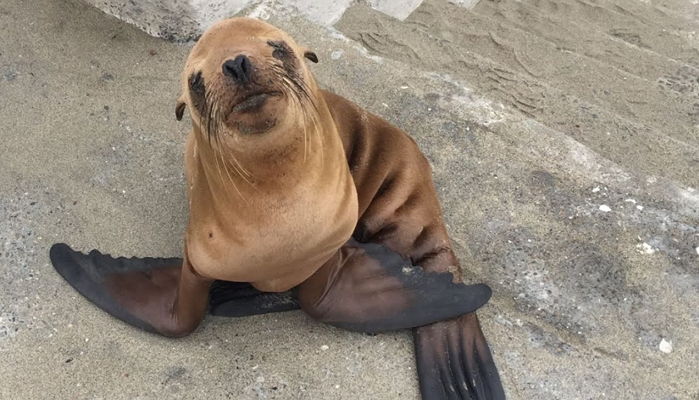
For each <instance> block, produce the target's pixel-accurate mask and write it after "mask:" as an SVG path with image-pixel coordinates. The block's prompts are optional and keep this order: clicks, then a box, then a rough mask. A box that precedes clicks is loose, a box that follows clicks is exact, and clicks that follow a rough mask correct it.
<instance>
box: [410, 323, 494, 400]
mask: <svg viewBox="0 0 699 400" xmlns="http://www.w3.org/2000/svg"><path fill="white" fill-rule="evenodd" d="M413 332H414V337H415V356H416V358H417V372H418V377H419V380H420V392H421V393H422V398H423V399H425V400H451V399H455V400H484V399H488V400H501V399H505V392H504V389H503V387H502V383H501V382H500V376H499V374H498V370H497V368H496V367H495V363H494V362H493V357H492V355H491V353H490V349H489V347H488V343H487V342H486V340H485V337H484V336H483V332H482V331H481V327H480V324H479V323H478V318H477V317H476V314H475V313H470V314H466V315H463V316H461V317H459V318H456V319H451V320H448V321H442V322H437V323H434V324H431V325H428V326H422V327H419V328H416V329H414V331H413Z"/></svg>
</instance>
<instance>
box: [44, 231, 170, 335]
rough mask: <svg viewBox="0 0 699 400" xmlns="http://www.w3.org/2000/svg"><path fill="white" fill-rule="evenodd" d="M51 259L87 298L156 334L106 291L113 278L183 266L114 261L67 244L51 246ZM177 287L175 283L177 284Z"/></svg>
mask: <svg viewBox="0 0 699 400" xmlns="http://www.w3.org/2000/svg"><path fill="white" fill-rule="evenodd" d="M49 258H50V259H51V263H52V264H53V267H54V268H55V269H56V271H57V272H58V273H59V274H60V275H61V276H62V277H63V278H64V279H65V280H66V281H67V282H68V283H69V284H70V285H71V286H72V287H73V288H75V290H77V291H78V293H80V294H81V295H83V296H84V297H85V298H87V299H88V300H90V301H91V302H92V303H94V304H95V305H97V306H98V307H99V308H101V309H102V310H104V311H106V312H107V313H109V314H111V315H112V316H114V317H116V318H118V319H120V320H122V321H124V322H126V323H128V324H130V325H133V326H136V327H138V328H141V329H143V330H145V331H148V332H156V330H155V328H153V326H152V325H150V324H149V323H147V322H146V321H143V320H142V319H140V318H138V317H136V316H134V315H133V314H132V313H130V312H129V311H128V310H127V309H126V308H124V306H123V305H122V304H120V303H119V302H118V301H117V300H116V299H115V298H114V297H113V296H111V295H110V294H109V291H108V290H107V289H106V287H105V281H106V279H108V278H109V277H110V276H114V275H119V274H125V273H142V274H146V275H147V274H149V273H151V271H153V270H158V269H161V270H162V269H174V270H176V271H178V270H179V269H180V268H181V266H182V259H180V258H150V257H148V258H124V257H119V258H113V257H111V256H110V255H108V254H102V253H100V252H99V251H97V250H92V251H91V252H90V253H89V254H83V253H81V252H79V251H75V250H73V249H71V248H70V247H69V246H68V245H67V244H65V243H56V244H54V245H53V246H51V250H50V251H49ZM175 283H176V282H175Z"/></svg>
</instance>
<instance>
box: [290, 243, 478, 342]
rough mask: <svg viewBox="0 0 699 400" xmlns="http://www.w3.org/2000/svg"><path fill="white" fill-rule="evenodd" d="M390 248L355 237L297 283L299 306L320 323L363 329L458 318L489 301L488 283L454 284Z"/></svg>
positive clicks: (387, 328)
mask: <svg viewBox="0 0 699 400" xmlns="http://www.w3.org/2000/svg"><path fill="white" fill-rule="evenodd" d="M452 280H453V276H452V274H450V273H435V272H426V271H425V270H423V269H422V268H421V267H419V266H414V265H412V264H411V263H410V261H409V260H406V259H403V258H402V257H401V256H400V255H399V254H397V253H395V252H393V251H391V250H389V249H388V248H386V247H384V246H382V245H379V244H374V243H359V242H356V241H354V240H351V241H350V242H349V243H348V244H346V245H345V246H344V247H343V248H342V249H341V250H340V251H338V253H337V254H336V255H335V256H334V257H333V258H332V259H331V260H329V261H328V262H327V263H326V264H324V265H323V266H322V267H321V268H320V269H319V270H318V271H317V272H316V273H315V274H314V275H313V276H312V277H311V278H309V279H308V280H307V281H305V282H304V283H302V284H301V285H300V287H299V302H300V304H301V308H302V309H303V310H304V311H306V312H307V313H308V314H309V315H311V316H312V317H314V318H315V319H318V320H320V321H323V322H326V323H329V324H331V325H335V326H338V327H341V328H345V329H349V330H354V331H361V332H381V331H389V330H397V329H406V328H413V327H416V326H422V325H427V324H430V323H432V322H436V321H442V320H445V319H449V318H454V317H457V316H459V315H463V314H466V313H469V312H473V311H475V310H476V309H478V308H480V307H481V306H483V305H484V304H485V303H486V302H487V301H488V299H490V295H491V291H490V288H489V287H488V286H486V285H482V284H479V285H465V284H462V283H454V282H453V281H452Z"/></svg>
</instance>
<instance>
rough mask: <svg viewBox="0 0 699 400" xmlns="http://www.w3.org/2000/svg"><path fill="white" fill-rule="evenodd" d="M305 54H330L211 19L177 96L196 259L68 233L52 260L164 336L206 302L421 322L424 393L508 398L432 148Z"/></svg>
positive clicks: (389, 326) (190, 325) (264, 27)
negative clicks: (322, 80)
mask: <svg viewBox="0 0 699 400" xmlns="http://www.w3.org/2000/svg"><path fill="white" fill-rule="evenodd" d="M304 58H305V59H308V60H311V61H313V62H317V61H318V60H317V56H316V55H315V54H314V53H313V52H311V51H309V50H307V49H305V48H303V47H301V46H299V45H298V44H297V43H296V42H295V41H294V40H293V39H292V38H291V37H290V36H289V35H288V34H286V33H285V32H283V31H281V30H279V29H277V28H275V27H274V26H272V25H269V24H267V23H264V22H261V21H258V20H254V19H249V18H233V19H228V20H224V21H222V22H219V23H217V24H216V25H214V26H213V27H211V28H210V29H209V30H208V31H207V32H206V33H205V34H204V35H203V36H202V37H201V38H200V40H199V41H198V42H197V44H196V45H195V46H194V48H193V49H192V51H191V53H190V54H189V57H188V58H187V61H186V64H185V68H184V71H183V74H182V82H183V86H182V95H181V97H180V98H179V99H178V102H177V105H176V109H175V110H176V111H175V114H176V117H177V119H181V118H182V116H183V114H184V111H185V109H189V111H190V114H191V117H192V131H191V132H190V134H189V136H188V138H187V144H186V148H185V171H186V176H187V183H188V199H189V222H188V226H187V230H186V236H185V240H184V258H183V259H178V258H170V259H161V258H140V259H139V258H130V259H127V258H112V257H111V256H109V255H103V254H101V253H99V252H98V251H96V250H93V251H92V252H90V253H89V254H87V255H86V254H82V253H80V252H77V251H74V250H72V249H70V247H68V246H67V245H65V244H56V245H54V246H53V247H52V248H51V250H50V258H51V261H52V263H53V265H54V267H55V268H56V270H57V271H58V272H59V273H60V274H61V275H62V276H63V277H64V278H65V279H66V280H67V281H68V282H69V283H70V284H71V285H72V286H73V287H74V288H75V289H77V290H78V291H79V292H80V293H81V294H82V295H84V296H85V297H87V298H88V299H89V300H91V301H92V302H93V303H95V304H96V305H98V306H99V307H101V308H102V309H104V310H105V311H107V312H109V313H110V314H112V315H113V316H115V317H117V318H119V319H122V320H123V321H126V322H127V323H130V324H132V325H134V326H137V327H139V328H142V329H145V330H148V331H151V332H155V333H159V334H162V335H166V336H174V337H179V336H184V335H187V334H189V333H190V332H192V331H193V330H194V329H195V328H196V327H197V325H199V323H200V322H201V320H202V318H203V317H204V315H205V314H206V311H207V307H208V308H209V309H210V311H211V312H212V313H213V314H217V315H229V316H241V315H251V314H259V313H264V312H271V311H282V310H288V309H293V308H298V307H300V308H301V309H303V310H304V311H305V312H306V313H308V314H309V315H311V316H312V317H313V318H315V319H317V320H319V321H323V322H326V323H330V324H333V325H336V326H339V327H343V328H346V329H351V330H356V331H362V332H381V331H386V330H394V329H406V328H414V336H415V348H416V358H417V365H418V375H419V379H420V390H421V393H422V396H423V398H425V399H502V398H504V391H503V388H502V385H501V383H500V378H499V376H498V372H497V369H496V367H495V364H494V362H493V359H492V357H491V354H490V350H489V348H488V345H487V343H486V341H485V338H484V336H483V334H482V332H481V329H480V326H479V323H478V319H477V318H476V315H475V313H474V311H475V310H476V309H478V308H479V307H481V306H482V305H484V304H485V303H486V302H487V301H488V300H489V298H490V294H491V291H490V289H489V288H488V287H487V286H486V285H482V284H479V285H465V284H463V283H462V282H461V276H460V270H459V264H458V261H457V259H456V257H455V255H454V252H453V250H452V247H451V244H450V241H449V237H448V235H447V231H446V228H445V225H444V222H443V219H442V216H441V209H440V205H439V202H438V199H437V195H436V191H435V188H434V184H433V182H432V177H431V169H430V165H429V163H428V161H427V160H426V158H425V157H424V156H423V154H422V153H421V152H420V150H419V149H418V147H417V145H416V143H415V142H414V141H413V140H412V139H411V138H410V137H409V136H408V135H407V134H406V133H404V132H403V131H401V130H400V129H398V128H396V127H394V126H392V125H390V124H389V123H387V122H386V121H384V120H382V119H381V118H379V117H378V116H375V115H373V114H370V113H368V112H366V111H364V110H362V109H361V108H359V107H357V106H356V105H354V104H353V103H351V102H349V101H348V100H346V99H344V98H342V97H340V96H337V95H335V94H333V93H330V92H327V91H325V90H322V89H320V88H319V87H318V84H317V83H316V81H315V79H314V77H313V75H312V73H311V71H310V69H309V68H308V66H307V65H306V63H305V62H304ZM214 281H215V283H214ZM212 284H213V285H212ZM290 290H291V293H290V292H289V291H290Z"/></svg>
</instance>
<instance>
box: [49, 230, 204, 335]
mask: <svg viewBox="0 0 699 400" xmlns="http://www.w3.org/2000/svg"><path fill="white" fill-rule="evenodd" d="M49 256H50V258H51V263H52V264H53V266H54V268H55V269H56V271H57V272H58V273H59V274H60V275H61V276H62V277H63V278H64V279H65V280H66V281H67V282H68V283H69V284H70V285H71V286H73V288H75V290H77V291H78V292H79V293H80V294H81V295H83V296H84V297H86V298H87V299H88V300H90V301H91V302H93V303H94V304H95V305H97V306H98V307H99V308H101V309H102V310H104V311H106V312H107V313H109V314H111V315H112V316H114V317H116V318H118V319H120V320H122V321H124V322H126V323H128V324H130V325H133V326H136V327H138V328H141V329H143V330H146V331H149V332H154V333H159V334H162V335H165V336H184V335H186V334H188V333H190V332H191V331H193V330H194V329H195V328H196V327H197V325H199V322H200V321H201V319H202V318H203V316H204V313H205V311H206V305H207V299H208V290H209V286H210V284H211V281H210V280H208V279H204V278H202V277H200V276H198V275H196V274H195V273H194V271H193V270H192V268H191V265H189V263H188V262H187V260H186V259H185V260H182V259H180V258H150V257H148V258H135V257H134V258H124V257H119V258H113V257H111V256H110V255H106V254H102V253H100V252H99V251H97V250H93V251H91V252H90V253H89V254H83V253H81V252H78V251H75V250H73V249H71V248H70V247H69V246H68V245H66V244H63V243H59V244H54V245H53V246H52V247H51V250H50V253H49Z"/></svg>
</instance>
